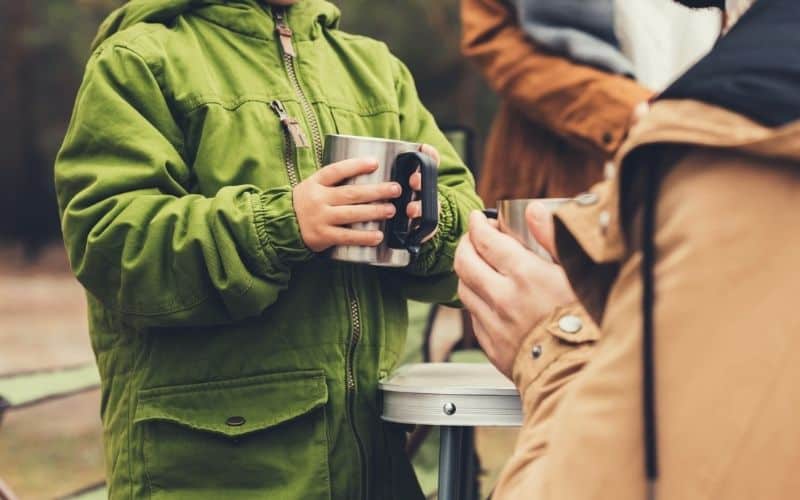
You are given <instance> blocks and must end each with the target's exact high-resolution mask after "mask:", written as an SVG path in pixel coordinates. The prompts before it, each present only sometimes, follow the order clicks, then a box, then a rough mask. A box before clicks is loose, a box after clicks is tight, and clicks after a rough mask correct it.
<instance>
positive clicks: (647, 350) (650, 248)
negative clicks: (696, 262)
mask: <svg viewBox="0 0 800 500" xmlns="http://www.w3.org/2000/svg"><path fill="white" fill-rule="evenodd" d="M644 176H645V198H644V214H643V220H642V383H643V388H642V389H643V390H642V408H643V410H644V412H643V422H644V463H645V474H646V478H647V490H646V497H645V498H646V499H647V500H655V498H656V482H657V481H658V435H657V432H656V431H657V429H656V393H655V343H654V341H655V338H654V325H653V308H654V305H655V275H654V269H653V268H654V266H655V257H656V255H655V254H656V249H655V241H654V238H655V218H656V217H655V216H656V213H655V212H656V197H657V196H658V187H659V186H658V182H659V177H658V172H657V171H655V169H652V168H646V169H645V173H644Z"/></svg>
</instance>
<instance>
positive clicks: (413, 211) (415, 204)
mask: <svg viewBox="0 0 800 500" xmlns="http://www.w3.org/2000/svg"><path fill="white" fill-rule="evenodd" d="M420 153H425V154H426V155H428V156H430V157H431V158H433V161H435V162H436V166H437V167H438V166H439V163H440V162H441V158H440V157H439V152H438V151H437V150H436V148H435V147H433V146H431V145H430V144H423V145H422V147H421V148H420ZM409 184H410V185H411V189H413V190H414V191H420V190H422V175H421V174H420V173H419V172H416V173H414V174H412V175H411V179H410V180H409ZM441 207H442V204H441V202H440V203H439V209H440V210H441ZM406 215H407V216H408V218H409V219H416V218H419V217H422V202H420V201H412V202H411V203H409V204H408V206H407V207H406ZM438 230H439V228H438V227H437V228H436V229H435V230H433V231H432V232H431V234H429V235H428V236H426V237H425V239H424V240H422V242H423V243H425V242H426V241H428V240H430V239H431V238H433V237H434V236H436V232H437V231H438Z"/></svg>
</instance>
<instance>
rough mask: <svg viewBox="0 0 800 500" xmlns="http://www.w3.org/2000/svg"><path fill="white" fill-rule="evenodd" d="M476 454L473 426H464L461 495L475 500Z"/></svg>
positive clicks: (476, 494) (464, 499)
mask: <svg viewBox="0 0 800 500" xmlns="http://www.w3.org/2000/svg"><path fill="white" fill-rule="evenodd" d="M478 468H479V464H478V456H477V454H476V452H475V428H474V427H465V428H464V437H463V445H462V447H461V473H460V474H459V477H461V478H462V479H461V481H462V482H461V497H462V499H463V500H477V498H478V495H479V492H478V490H479V489H480V488H479V485H478Z"/></svg>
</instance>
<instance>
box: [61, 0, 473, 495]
mask: <svg viewBox="0 0 800 500" xmlns="http://www.w3.org/2000/svg"><path fill="white" fill-rule="evenodd" d="M275 10H276V11H277V10H278V9H275ZM276 17H279V16H278V15H276V12H271V10H270V8H269V7H265V6H263V5H262V4H261V3H259V2H258V1H256V0H241V1H223V0H216V1H215V0H199V1H198V0H160V1H159V0H135V1H133V2H130V3H128V4H127V5H126V6H125V7H123V8H122V9H120V10H118V11H117V12H115V13H114V14H112V16H111V17H110V18H109V19H108V20H107V21H106V22H105V23H104V25H103V27H102V28H101V32H100V34H99V35H98V39H97V40H96V42H95V47H96V49H95V50H94V53H93V55H92V56H91V59H90V61H89V63H88V67H87V69H86V75H85V79H84V81H83V84H82V87H81V89H80V92H79V94H78V97H77V103H76V105H75V111H74V115H73V118H72V122H71V126H70V129H69V131H68V133H67V136H66V139H65V142H64V145H63V147H62V150H61V152H60V153H59V156H58V159H57V162H56V167H55V170H56V172H55V173H56V185H57V192H58V198H59V204H60V209H61V216H62V227H63V233H64V240H65V242H66V246H67V249H68V253H69V257H70V262H71V264H72V267H73V270H74V272H75V274H76V275H77V277H78V279H79V280H80V281H81V283H83V285H84V286H85V288H86V289H87V291H88V294H87V296H88V301H89V306H90V313H89V322H90V331H91V337H92V344H93V348H94V350H95V353H96V357H97V363H98V365H99V368H100V373H101V375H102V380H103V396H102V416H103V423H104V431H105V443H106V445H105V448H106V457H105V458H106V467H107V475H108V479H109V487H110V495H111V497H112V498H149V497H152V498H158V499H172V498H191V499H206V498H207V499H253V498H267V499H322V498H335V499H346V500H350V499H359V498H362V499H363V498H369V499H382V498H397V499H402V500H407V499H412V498H417V497H419V496H420V492H419V488H418V486H417V483H416V480H415V478H414V475H413V472H412V469H411V467H410V465H409V462H408V460H407V458H406V457H405V454H404V452H403V449H402V446H403V439H404V434H403V431H402V430H401V429H398V428H395V427H394V426H391V425H387V424H385V423H382V422H381V420H380V419H379V414H380V401H379V398H378V393H377V390H376V389H377V382H378V380H379V379H380V378H381V377H383V376H385V375H387V374H388V373H389V372H390V371H391V370H392V369H393V367H394V366H395V364H396V362H397V359H398V356H399V354H400V351H401V350H402V348H403V343H404V337H405V330H406V320H407V318H406V299H409V298H413V299H417V300H425V301H436V302H449V301H453V300H454V298H455V283H456V280H455V278H454V276H453V273H452V260H453V253H454V251H455V247H456V244H457V240H458V238H459V236H460V235H461V234H462V233H463V232H464V231H465V227H466V221H467V214H468V212H469V211H470V210H471V209H477V208H480V201H479V199H478V198H477V196H476V194H475V193H474V184H473V179H472V178H471V176H470V174H469V173H468V171H467V169H466V168H465V167H464V165H463V164H462V162H461V160H460V159H459V158H458V157H457V155H456V154H455V152H454V151H453V149H452V147H451V146H450V145H449V144H448V143H447V141H446V140H445V138H444V136H443V135H442V133H441V132H440V131H439V129H438V128H437V126H436V123H435V122H434V119H433V118H432V116H431V114H430V113H429V112H428V111H427V110H426V109H425V108H424V107H423V105H422V104H421V103H420V101H419V98H418V96H417V93H416V91H415V88H414V83H413V80H412V78H411V75H410V74H409V72H408V69H407V68H406V67H405V66H404V65H403V64H402V63H401V62H400V61H398V60H397V59H396V58H395V57H393V56H392V55H391V54H390V52H389V51H388V50H387V48H386V46H385V45H384V44H382V43H379V42H376V41H374V40H371V39H368V38H364V37H360V36H354V35H350V34H347V33H343V32H341V31H339V30H338V29H337V22H338V18H339V12H338V10H337V9H336V7H334V6H333V5H331V4H329V3H327V2H323V1H320V0H305V1H302V2H301V3H299V4H297V5H295V6H294V7H291V8H290V9H289V10H288V12H286V13H285V20H286V24H287V25H288V27H289V28H290V29H291V30H292V35H291V37H290V38H289V37H288V36H287V37H285V38H284V40H283V41H284V44H283V47H282V44H281V37H279V36H277V35H276V33H275V31H276V21H275V18H276ZM284 32H285V33H286V32H287V30H284ZM291 51H294V52H295V54H296V56H295V57H291V56H290V55H288V54H286V52H291ZM273 101H280V103H282V104H283V106H284V107H285V108H286V111H287V113H288V114H289V115H291V116H292V117H294V118H296V119H297V120H298V122H299V126H300V128H301V130H302V133H303V134H304V135H305V136H306V137H307V138H308V142H309V145H308V146H307V147H299V146H296V145H295V144H296V143H295V141H294V140H292V138H291V135H290V134H288V133H287V131H286V130H284V129H283V128H282V124H281V120H280V119H279V116H278V113H276V112H275V110H274V109H273V108H274V107H276V105H271V103H273ZM326 133H342V134H353V135H369V136H378V137H387V138H400V139H406V140H412V141H419V142H425V143H429V144H432V145H433V146H435V147H436V148H438V150H439V151H440V152H441V156H442V164H441V167H440V174H439V179H440V181H439V182H440V200H441V205H442V208H441V222H440V228H439V232H438V234H437V236H436V237H435V238H434V239H433V240H431V241H430V242H429V243H427V244H426V245H425V247H424V248H423V252H422V254H421V255H420V257H419V259H418V260H417V261H415V263H414V264H412V266H410V268H408V269H403V270H385V269H384V270H382V269H380V268H376V267H369V266H357V265H349V264H344V263H337V262H332V261H330V260H327V259H326V258H324V257H321V256H317V255H314V254H313V253H312V252H311V251H309V250H308V249H307V248H306V247H305V245H304V244H303V241H302V239H301V237H300V233H299V229H298V225H297V220H296V218H295V213H294V211H293V208H292V185H293V184H295V183H296V182H297V181H298V180H301V179H303V178H306V177H308V176H309V175H311V174H312V173H313V172H314V171H315V170H316V169H317V168H318V167H319V166H320V156H321V138H322V136H323V135H324V134H326Z"/></svg>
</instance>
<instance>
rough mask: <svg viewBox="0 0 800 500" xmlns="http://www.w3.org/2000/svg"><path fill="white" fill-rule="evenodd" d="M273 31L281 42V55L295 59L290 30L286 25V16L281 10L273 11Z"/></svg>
mask: <svg viewBox="0 0 800 500" xmlns="http://www.w3.org/2000/svg"><path fill="white" fill-rule="evenodd" d="M275 31H276V32H277V33H278V38H279V39H280V41H281V47H282V48H283V53H284V54H286V55H287V56H289V57H295V55H296V54H295V51H294V45H292V29H291V28H290V27H289V26H288V25H287V24H286V15H285V14H284V10H283V9H275Z"/></svg>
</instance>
